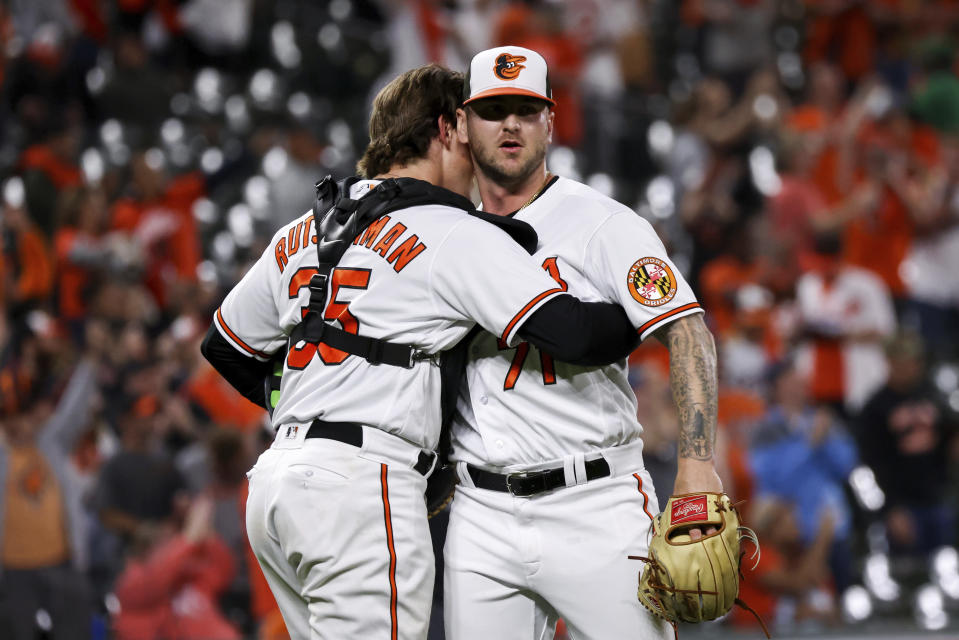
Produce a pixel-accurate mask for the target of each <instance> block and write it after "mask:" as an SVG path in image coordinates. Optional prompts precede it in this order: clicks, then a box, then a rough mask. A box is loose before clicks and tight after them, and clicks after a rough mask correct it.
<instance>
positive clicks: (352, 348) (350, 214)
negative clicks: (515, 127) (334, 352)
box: [290, 176, 535, 368]
mask: <svg viewBox="0 0 959 640" xmlns="http://www.w3.org/2000/svg"><path fill="white" fill-rule="evenodd" d="M358 180H359V179H358V178H355V177H354V178H348V179H346V180H344V181H342V182H341V183H339V184H337V183H335V182H333V180H332V178H331V177H330V176H327V177H326V178H324V179H323V180H321V181H320V182H318V183H317V184H316V194H317V197H316V202H315V203H314V205H313V220H314V224H315V225H316V237H317V243H316V252H317V257H318V273H316V275H314V276H313V277H312V278H311V279H310V284H309V289H310V302H309V306H308V309H307V313H306V315H305V316H304V318H303V321H302V322H301V323H300V324H298V325H297V326H296V327H294V329H293V331H291V332H290V344H291V345H294V344H297V343H299V342H301V341H302V342H308V343H313V344H316V343H320V342H323V343H324V344H327V345H329V346H330V347H333V348H334V349H339V350H340V351H345V352H346V353H349V354H351V355H355V356H360V357H362V358H365V359H366V361H367V362H369V363H370V364H374V365H376V364H389V365H393V366H395V367H405V368H412V367H413V365H415V364H416V363H417V362H419V361H422V360H429V359H431V358H432V357H433V354H430V353H426V352H423V351H420V350H418V349H416V348H415V347H413V346H411V345H407V344H398V343H395V342H388V341H386V340H380V339H377V338H370V337H367V336H361V335H357V334H353V333H349V332H347V331H344V330H342V329H340V328H339V327H337V326H335V325H333V324H331V323H329V322H327V321H326V319H324V317H323V311H324V307H325V305H326V297H327V291H328V289H329V281H330V274H331V273H332V271H333V269H334V268H335V267H336V265H337V264H338V263H339V261H340V259H341V258H342V257H343V254H344V253H346V250H347V249H348V248H349V247H350V245H352V244H353V241H354V240H355V239H356V238H357V236H359V235H360V234H361V233H362V232H363V231H364V230H365V229H366V228H367V227H368V226H369V225H370V224H371V223H373V222H375V221H376V220H378V219H380V218H381V217H383V216H384V215H386V214H388V213H390V212H391V211H397V210H399V209H407V208H409V207H415V206H419V205H428V204H441V205H446V206H449V207H455V208H457V209H463V210H464V211H467V212H470V213H472V212H474V211H475V209H474V207H473V203H471V202H470V201H469V200H468V199H467V198H464V197H462V196H460V195H457V194H455V193H453V192H452V191H448V190H446V189H442V188H440V187H436V186H433V185H431V184H430V183H428V182H424V181H422V180H415V179H413V178H390V179H388V180H384V181H382V182H380V183H379V184H378V185H376V186H375V187H374V188H373V189H371V190H370V192H369V193H368V194H366V195H365V196H363V197H362V198H359V199H357V200H353V199H351V198H349V197H348V194H349V192H350V187H352V186H353V185H354V184H355V183H356V182H357V181H358ZM534 233H535V232H534Z"/></svg>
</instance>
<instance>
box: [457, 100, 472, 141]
mask: <svg viewBox="0 0 959 640" xmlns="http://www.w3.org/2000/svg"><path fill="white" fill-rule="evenodd" d="M456 136H457V137H458V138H459V141H460V142H461V143H463V144H469V143H470V137H469V133H468V131H467V129H466V109H463V108H460V109H457V110H456Z"/></svg>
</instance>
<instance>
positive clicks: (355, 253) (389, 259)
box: [215, 181, 562, 640]
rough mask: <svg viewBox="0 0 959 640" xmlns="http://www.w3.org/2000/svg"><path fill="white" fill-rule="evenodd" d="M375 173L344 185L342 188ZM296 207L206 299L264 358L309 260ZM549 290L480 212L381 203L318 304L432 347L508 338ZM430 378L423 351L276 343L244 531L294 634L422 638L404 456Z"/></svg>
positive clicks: (420, 535)
mask: <svg viewBox="0 0 959 640" xmlns="http://www.w3.org/2000/svg"><path fill="white" fill-rule="evenodd" d="M375 184H376V182H374V181H363V182H359V183H357V184H355V185H354V186H353V188H352V190H351V193H350V197H351V198H354V199H356V198H358V197H360V196H362V195H365V193H368V190H369V188H371V187H372V186H373V185H375ZM312 218H313V217H312V215H311V214H307V215H304V216H302V217H301V218H299V219H298V220H295V221H293V222H291V223H290V224H288V225H286V226H285V227H283V228H281V229H280V231H279V232H277V234H276V235H275V236H274V237H273V240H272V241H271V243H270V245H269V247H268V248H267V249H266V251H264V253H263V255H262V256H261V257H260V259H259V260H258V261H257V262H256V264H254V265H253V267H252V268H251V269H250V270H249V272H248V273H247V274H246V275H245V276H244V278H243V279H242V280H241V281H240V282H239V283H238V284H237V285H236V287H235V288H234V289H233V290H232V291H230V293H229V294H228V295H227V296H226V298H225V300H224V301H223V304H222V306H221V307H220V308H219V309H218V310H217V312H216V316H215V325H216V327H217V329H218V330H219V332H220V333H221V334H222V336H223V337H224V338H225V339H226V340H227V341H228V342H230V343H231V344H232V345H233V346H234V347H235V348H236V349H237V350H240V351H242V352H244V353H247V354H249V355H250V356H251V357H254V358H257V359H260V360H266V359H268V358H269V356H270V354H272V353H274V352H275V351H277V350H278V349H285V348H286V346H287V342H286V340H287V338H286V336H287V334H288V333H289V332H290V330H291V329H292V327H293V326H295V325H296V324H297V323H298V322H299V320H300V318H301V314H302V310H303V309H304V308H305V307H306V305H307V304H308V302H309V289H308V288H307V284H308V283H309V280H310V277H311V276H312V275H313V274H314V273H315V272H316V270H317V254H316V249H315V246H314V245H315V244H316V242H317V238H316V236H315V235H314V232H315V229H314V225H313V219H312ZM491 256H495V259H491ZM561 293H562V289H561V287H559V286H557V284H556V282H555V281H554V280H552V279H551V278H549V277H548V276H547V275H546V274H545V273H543V272H542V270H540V269H538V268H537V266H536V264H535V263H534V262H532V261H531V260H530V257H529V255H528V254H526V252H525V251H523V249H522V248H521V247H520V246H519V245H517V244H516V243H515V242H513V241H512V240H511V239H510V238H509V237H508V236H507V235H506V234H505V233H504V232H503V231H501V230H500V229H498V228H496V227H495V226H494V225H491V224H489V223H487V222H484V221H481V220H479V219H477V218H474V217H471V216H469V215H467V214H466V213H465V212H463V211H461V210H459V209H455V208H451V207H446V206H440V205H429V206H418V207H412V208H407V209H402V210H399V211H395V212H393V213H390V214H389V215H387V216H383V217H382V218H380V219H379V220H378V221H376V222H374V223H373V224H372V225H371V226H370V227H369V228H368V229H367V230H366V231H365V232H364V233H362V234H361V235H360V236H359V237H358V238H357V240H356V241H355V242H354V244H353V246H351V247H349V249H348V250H347V251H346V253H345V254H344V255H343V258H342V260H341V261H340V263H339V265H338V266H337V267H336V269H334V270H333V272H332V274H331V281H330V286H329V292H328V298H327V300H328V302H327V305H326V307H325V313H324V317H325V318H326V319H327V320H329V321H334V320H335V321H337V322H338V323H339V325H340V326H341V327H342V328H343V329H344V330H346V331H350V332H357V331H358V332H359V333H361V334H362V335H365V336H370V337H374V338H380V339H383V340H389V341H391V342H398V343H406V344H412V345H415V346H416V347H418V348H419V349H421V350H424V351H427V352H429V353H434V352H437V351H440V350H443V349H445V348H448V347H451V346H452V345H454V344H455V343H456V342H457V341H458V340H459V339H460V338H461V337H463V336H464V335H465V334H466V333H467V332H468V331H469V330H470V329H471V328H472V327H473V326H474V325H475V324H476V323H479V324H480V325H482V326H483V327H484V328H486V329H487V330H488V331H492V332H495V333H496V334H497V335H498V336H500V337H501V338H502V339H503V340H504V341H506V342H508V343H510V344H515V343H516V342H517V337H516V335H517V331H518V329H519V328H520V326H521V325H522V324H523V323H524V322H525V320H526V319H527V318H528V317H529V316H530V315H531V314H532V312H533V311H535V310H536V309H538V308H539V307H540V306H541V305H542V304H543V303H544V302H546V301H547V300H550V299H552V298H553V297H554V296H557V295H559V294H561ZM440 387H441V384H440V369H439V367H438V366H437V365H436V363H435V362H431V361H423V362H419V363H417V364H416V365H414V366H413V367H412V368H410V369H405V368H401V367H395V366H389V365H378V366H374V365H371V364H370V363H368V362H367V361H366V360H365V359H363V358H360V357H355V356H354V357H348V356H347V354H345V353H343V352H340V351H337V350H335V349H332V348H329V347H328V346H327V345H322V344H321V345H320V347H319V349H317V347H316V345H309V344H305V343H299V344H297V345H293V347H292V348H291V349H290V351H289V354H288V356H287V360H286V365H285V367H284V373H283V378H282V386H281V388H280V398H279V402H278V403H277V406H276V408H275V410H274V413H273V424H274V426H275V427H277V428H278V431H277V436H276V439H275V441H274V443H273V446H272V447H271V448H270V449H269V450H267V451H266V452H264V453H263V454H262V455H261V456H260V458H259V460H258V461H257V463H256V465H255V466H254V467H253V469H252V470H251V471H250V473H249V477H250V495H249V500H248V503H247V533H248V536H249V538H250V543H251V545H252V547H253V550H254V552H255V553H256V556H257V559H258V561H259V562H260V565H261V566H262V568H263V571H264V573H265V574H266V577H267V581H268V582H269V584H270V587H271V589H272V591H273V593H274V595H275V596H276V599H277V603H278V604H279V606H280V610H281V612H282V614H283V618H284V620H285V622H286V624H287V628H288V629H289V631H290V633H291V635H292V636H293V637H294V638H313V639H328V640H343V639H344V638H393V639H396V638H424V637H425V635H426V629H427V624H428V621H429V614H430V605H431V596H432V585H433V573H434V569H433V566H434V565H433V553H432V547H431V543H430V535H429V531H428V528H427V518H426V510H425V504H424V500H423V492H424V490H425V486H426V478H425V477H424V473H422V472H420V471H417V470H415V469H414V467H415V466H416V464H417V462H418V460H420V459H421V457H422V456H421V453H422V452H423V450H432V449H434V448H435V446H436V445H437V443H438V439H439V433H440V399H439V398H440ZM314 418H321V419H322V420H324V421H326V422H353V423H361V424H362V425H363V426H362V436H363V438H362V439H363V442H362V446H361V447H356V446H352V445H350V444H345V443H344V442H339V441H336V440H330V439H325V438H312V437H311V438H309V439H308V438H306V434H307V431H308V429H309V425H310V423H311V421H312V420H313V419H314ZM426 474H427V475H428V471H427V472H426Z"/></svg>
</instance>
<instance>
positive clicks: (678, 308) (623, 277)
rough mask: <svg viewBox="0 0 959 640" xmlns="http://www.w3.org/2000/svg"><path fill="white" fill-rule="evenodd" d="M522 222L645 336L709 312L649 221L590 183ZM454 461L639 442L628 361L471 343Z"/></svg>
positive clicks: (492, 463)
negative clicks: (560, 358)
mask: <svg viewBox="0 0 959 640" xmlns="http://www.w3.org/2000/svg"><path fill="white" fill-rule="evenodd" d="M516 218H518V219H520V220H523V221H525V222H528V223H529V224H531V225H532V226H533V227H534V228H535V229H536V231H537V233H538V234H539V246H538V249H537V251H536V253H535V254H534V258H535V259H536V261H537V262H538V263H539V264H540V265H542V267H543V269H544V270H546V271H547V272H549V274H550V275H551V276H552V277H553V278H554V279H555V281H556V282H558V283H559V285H560V286H561V287H562V288H563V290H568V291H569V293H571V294H573V295H575V296H576V297H578V298H580V299H581V300H584V301H594V302H595V301H603V302H613V303H617V304H619V305H621V306H622V307H623V308H624V309H625V310H626V313H627V314H628V316H629V318H630V319H631V320H632V321H633V324H634V326H636V327H637V331H638V332H639V333H640V335H641V336H642V338H644V339H645V338H646V337H648V336H649V335H650V334H651V333H652V332H653V331H655V330H656V329H658V328H660V327H662V326H664V325H665V324H667V323H669V322H672V321H673V320H676V319H678V318H681V317H683V316H687V315H690V314H695V313H702V311H703V310H702V308H701V307H700V306H699V304H698V303H697V301H696V298H695V296H694V295H693V292H692V290H691V289H690V287H689V285H688V284H687V283H686V281H685V280H684V279H683V277H682V275H681V274H680V272H679V270H678V269H676V267H675V266H674V265H673V263H672V262H671V261H670V260H669V257H668V256H667V255H666V250H665V248H664V247H663V244H662V242H661V241H660V239H659V238H658V237H657V235H656V233H655V231H653V229H652V227H651V226H650V224H649V223H648V222H646V221H645V220H643V219H642V218H641V217H639V216H638V215H637V214H636V213H635V212H633V211H632V210H630V209H629V208H627V207H625V206H623V205H622V204H620V203H618V202H616V201H614V200H612V199H610V198H607V197H605V196H603V195H602V194H600V193H599V192H597V191H595V190H594V189H591V188H589V187H587V186H585V185H583V184H580V183H578V182H574V181H571V180H567V179H564V178H559V179H558V180H556V181H555V182H554V183H552V184H551V185H550V186H549V188H547V189H546V190H545V191H544V192H543V194H542V195H540V197H539V198H537V199H536V200H535V201H534V202H533V203H532V204H530V205H529V206H528V207H526V208H524V209H521V210H520V211H519V212H518V213H517V214H516ZM469 353H470V357H469V363H468V365H467V385H468V386H464V387H463V388H462V389H461V391H460V397H459V401H458V406H457V415H456V417H455V418H454V427H453V451H452V458H453V459H454V460H457V461H465V462H469V463H472V464H476V465H479V466H483V467H487V468H497V469H505V470H510V471H512V470H518V469H523V468H528V467H530V466H532V465H536V464H539V463H542V462H544V461H550V460H557V459H560V458H562V457H563V456H567V455H571V454H575V453H582V452H589V451H595V450H598V449H603V448H607V447H611V446H615V445H619V444H625V443H628V442H631V441H633V440H636V439H637V438H639V436H640V434H641V433H642V427H641V426H640V424H639V421H638V420H637V418H636V398H635V396H634V394H633V391H632V388H631V387H630V385H629V382H628V381H627V365H626V360H625V359H624V360H623V361H622V362H620V363H617V364H613V365H609V366H605V367H582V366H575V365H570V364H566V363H560V362H554V361H553V360H552V358H550V357H549V356H548V355H547V354H543V353H541V352H540V351H539V350H538V349H537V348H536V347H533V346H531V345H529V344H528V343H522V344H520V345H519V346H518V347H517V348H509V346H508V345H506V344H504V343H503V342H501V341H499V340H497V338H496V336H494V335H491V334H482V335H480V336H478V337H477V338H476V339H475V340H474V341H473V342H472V344H471V345H470V352H469Z"/></svg>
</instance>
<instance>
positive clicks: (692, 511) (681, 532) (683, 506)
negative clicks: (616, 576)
mask: <svg viewBox="0 0 959 640" xmlns="http://www.w3.org/2000/svg"><path fill="white" fill-rule="evenodd" d="M692 529H699V530H700V531H701V532H702V537H700V538H697V539H696V540H693V539H692V537H691V536H690V533H689V532H690V531H691V530H692ZM710 529H715V532H713V533H706V532H707V531H709V530H710ZM742 540H749V541H751V542H752V543H753V544H754V546H755V550H754V551H753V554H752V556H751V557H750V559H753V558H755V559H756V564H758V563H759V540H758V539H757V538H756V534H755V533H754V532H753V530H752V529H749V528H748V527H743V526H740V524H739V514H738V513H737V512H736V507H735V506H734V505H733V504H732V501H731V500H730V499H729V496H727V495H726V494H725V493H696V494H686V495H680V496H673V497H671V498H670V499H669V502H667V503H666V508H665V509H664V510H663V512H662V513H660V514H659V515H658V516H656V518H654V519H653V527H652V531H651V537H650V540H649V557H648V558H647V557H640V556H629V557H630V558H632V559H635V560H642V561H643V562H644V563H645V566H644V567H643V569H642V571H641V572H640V576H639V592H638V597H639V601H640V602H642V603H643V605H644V606H645V607H646V608H647V609H649V610H650V611H652V612H653V613H654V614H656V615H657V616H659V617H661V618H664V619H666V620H668V621H669V622H670V623H671V624H672V625H673V628H674V629H675V628H676V624H677V623H678V622H703V621H706V620H715V619H716V618H719V617H720V616H723V615H725V614H726V613H727V612H728V611H729V610H730V609H731V608H732V606H733V604H734V603H735V604H739V605H740V606H741V607H743V608H745V609H746V610H748V611H750V612H752V613H753V615H756V614H755V612H753V611H752V609H750V608H749V606H748V605H746V604H745V603H744V602H743V601H742V600H740V599H739V598H738V595H739V578H740V575H741V572H740V561H741V560H742V556H743V552H741V550H740V543H741V542H742ZM755 567H756V565H755V564H754V565H753V568H754V569H755ZM756 617H757V619H758V617H759V616H756ZM760 624H762V620H760ZM762 626H763V630H764V631H765V630H766V626H765V624H763V625H762ZM677 635H678V634H677ZM766 636H767V637H768V636H769V633H768V632H767V633H766Z"/></svg>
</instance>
